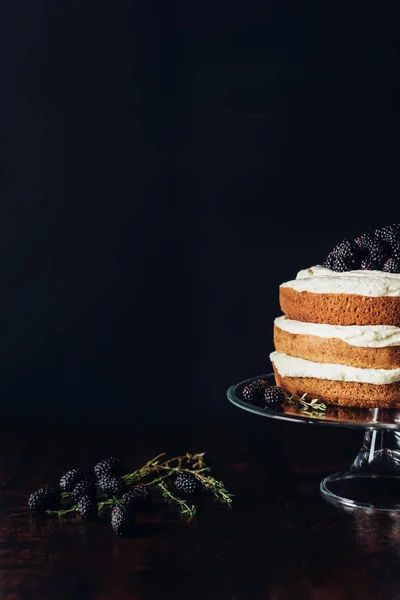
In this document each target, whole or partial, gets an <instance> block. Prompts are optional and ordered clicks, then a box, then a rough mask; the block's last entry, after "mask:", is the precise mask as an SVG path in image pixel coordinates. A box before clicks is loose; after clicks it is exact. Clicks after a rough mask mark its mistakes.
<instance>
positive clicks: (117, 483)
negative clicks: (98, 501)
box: [98, 475, 127, 498]
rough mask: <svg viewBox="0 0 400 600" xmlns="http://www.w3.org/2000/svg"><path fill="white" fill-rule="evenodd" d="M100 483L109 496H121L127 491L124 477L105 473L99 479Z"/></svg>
mask: <svg viewBox="0 0 400 600" xmlns="http://www.w3.org/2000/svg"><path fill="white" fill-rule="evenodd" d="M98 485H99V488H100V489H101V491H102V492H103V493H104V494H105V495H106V497H107V498H114V497H115V498H121V497H122V496H123V495H124V494H125V492H126V491H127V487H126V483H125V482H124V481H123V479H121V477H116V476H114V475H104V476H103V477H101V478H100V479H99V481H98Z"/></svg>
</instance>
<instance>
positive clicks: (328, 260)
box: [322, 252, 336, 269]
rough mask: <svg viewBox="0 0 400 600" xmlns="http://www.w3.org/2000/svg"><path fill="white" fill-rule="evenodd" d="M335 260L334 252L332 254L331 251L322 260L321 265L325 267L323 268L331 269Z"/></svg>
mask: <svg viewBox="0 0 400 600" xmlns="http://www.w3.org/2000/svg"><path fill="white" fill-rule="evenodd" d="M335 260H336V254H332V252H331V253H330V254H328V256H327V257H326V258H325V260H324V262H323V263H322V266H323V267H325V269H332V266H333V263H334V262H335Z"/></svg>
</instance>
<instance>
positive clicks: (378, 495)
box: [320, 429, 400, 511]
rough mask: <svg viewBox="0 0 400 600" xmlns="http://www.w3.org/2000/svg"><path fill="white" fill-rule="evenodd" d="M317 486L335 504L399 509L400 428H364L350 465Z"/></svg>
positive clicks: (375, 508)
mask: <svg viewBox="0 0 400 600" xmlns="http://www.w3.org/2000/svg"><path fill="white" fill-rule="evenodd" d="M320 489H321V493H322V494H323V496H324V497H325V498H326V499H327V500H329V501H330V502H333V503H334V504H341V505H344V506H352V507H358V508H366V509H374V510H389V511H400V432H398V431H396V430H393V429H384V430H383V429H367V430H366V431H365V434H364V439H363V444H362V446H361V449H360V451H359V453H358V454H357V456H356V459H355V460H354V462H353V464H352V465H351V467H350V469H349V470H348V471H346V472H344V473H334V474H333V475H329V476H328V477H326V478H325V479H324V480H323V481H322V482H321V486H320Z"/></svg>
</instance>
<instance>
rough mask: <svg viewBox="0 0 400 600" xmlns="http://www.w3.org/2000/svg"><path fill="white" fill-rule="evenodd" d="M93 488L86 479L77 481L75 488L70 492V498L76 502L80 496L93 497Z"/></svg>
mask: <svg viewBox="0 0 400 600" xmlns="http://www.w3.org/2000/svg"><path fill="white" fill-rule="evenodd" d="M94 493H95V487H94V485H93V484H92V483H90V482H89V481H87V480H86V479H85V480H83V481H78V483H77V484H76V485H75V487H74V488H73V489H72V490H71V498H72V500H73V501H74V502H78V500H79V499H80V498H82V496H94Z"/></svg>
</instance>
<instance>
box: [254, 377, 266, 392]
mask: <svg viewBox="0 0 400 600" xmlns="http://www.w3.org/2000/svg"><path fill="white" fill-rule="evenodd" d="M250 385H251V386H252V388H253V389H254V391H255V393H256V394H263V393H264V390H265V388H266V387H267V386H268V383H267V381H265V379H255V380H254V381H252V382H251V384H250Z"/></svg>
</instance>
